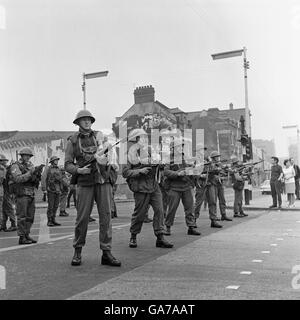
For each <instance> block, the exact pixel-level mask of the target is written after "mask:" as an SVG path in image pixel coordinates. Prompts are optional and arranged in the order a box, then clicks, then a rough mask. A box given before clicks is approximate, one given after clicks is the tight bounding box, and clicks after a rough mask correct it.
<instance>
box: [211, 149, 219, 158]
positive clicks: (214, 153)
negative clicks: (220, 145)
mask: <svg viewBox="0 0 300 320" xmlns="http://www.w3.org/2000/svg"><path fill="white" fill-rule="evenodd" d="M220 156H221V155H220V153H219V152H218V151H213V152H212V153H211V154H210V158H217V157H220Z"/></svg>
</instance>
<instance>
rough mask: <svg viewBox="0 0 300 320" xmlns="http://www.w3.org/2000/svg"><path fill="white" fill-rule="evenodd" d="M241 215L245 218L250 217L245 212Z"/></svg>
mask: <svg viewBox="0 0 300 320" xmlns="http://www.w3.org/2000/svg"><path fill="white" fill-rule="evenodd" d="M240 215H241V216H243V217H248V215H247V213H245V212H240Z"/></svg>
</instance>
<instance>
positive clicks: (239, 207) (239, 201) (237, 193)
mask: <svg viewBox="0 0 300 320" xmlns="http://www.w3.org/2000/svg"><path fill="white" fill-rule="evenodd" d="M233 211H234V213H242V212H243V189H242V190H236V189H234V205H233Z"/></svg>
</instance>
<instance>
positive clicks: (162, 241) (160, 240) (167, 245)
mask: <svg viewBox="0 0 300 320" xmlns="http://www.w3.org/2000/svg"><path fill="white" fill-rule="evenodd" d="M156 247H157V248H173V244H172V243H170V242H168V241H166V240H165V239H164V236H163V234H159V235H158V236H157V240H156Z"/></svg>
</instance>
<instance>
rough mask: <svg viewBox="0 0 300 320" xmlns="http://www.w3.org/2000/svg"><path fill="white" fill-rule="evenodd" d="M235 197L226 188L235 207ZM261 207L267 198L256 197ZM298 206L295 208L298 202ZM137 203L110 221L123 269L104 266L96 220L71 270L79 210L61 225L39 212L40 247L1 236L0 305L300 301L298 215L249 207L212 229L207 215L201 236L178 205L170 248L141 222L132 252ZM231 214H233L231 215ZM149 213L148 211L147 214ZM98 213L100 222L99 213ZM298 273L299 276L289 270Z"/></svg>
mask: <svg viewBox="0 0 300 320" xmlns="http://www.w3.org/2000/svg"><path fill="white" fill-rule="evenodd" d="M232 197H233V194H232V193H230V190H228V191H227V194H226V199H227V201H228V203H229V204H230V201H232ZM255 201H257V203H258V201H260V202H261V204H263V205H264V208H266V207H267V205H268V204H269V202H270V196H261V195H259V194H258V193H254V194H253V200H252V201H251V203H255ZM297 204H298V203H297ZM133 207H134V203H133V202H117V209H118V218H116V219H113V220H112V223H113V254H114V255H115V256H116V257H117V258H119V259H120V260H121V261H122V266H121V268H112V267H108V266H101V265H100V257H101V253H100V250H99V241H98V237H99V232H98V221H96V222H95V223H90V224H89V231H88V236H87V243H86V246H85V247H84V249H83V264H82V265H81V266H79V267H72V266H71V265H70V261H71V258H72V255H73V248H72V240H73V236H74V234H73V232H74V223H75V217H76V210H75V208H74V207H73V206H72V207H71V208H70V209H68V212H69V213H70V216H69V217H58V218H57V220H58V221H59V222H61V223H62V226H60V227H52V228H49V227H47V225H46V222H47V219H46V209H45V208H44V207H38V208H37V212H36V219H35V223H34V226H33V229H32V236H33V238H35V239H37V240H38V244H33V245H28V246H19V245H18V244H17V239H18V237H17V235H16V232H11V233H4V232H0V272H1V267H2V268H5V271H6V286H5V289H3V290H1V278H0V300H7V299H17V300H18V299H22V300H24V299H25V300H34V299H47V300H53V299H54V300H57V299H59V300H63V299H70V300H78V299H80V300H97V299H103V300H111V299H120V300H123V299H126V300H128V299H131V300H149V299H151V300H152V299H159V300H165V299H179V300H182V299H196V300H201V299H216V300H223V299H233V300H235V299H299V298H300V285H299V284H298V278H299V277H298V278H297V276H298V273H299V271H300V252H299V245H300V211H291V210H290V211H282V210H281V211H279V210H277V211H276V210H272V211H271V210H268V209H264V210H252V211H251V210H250V211H248V214H249V216H248V217H245V218H235V219H233V221H232V222H221V224H223V228H222V229H214V228H210V223H209V219H208V211H207V210H202V211H201V214H200V218H199V219H198V220H197V224H198V230H199V231H200V232H201V236H200V237H197V236H188V235H187V228H186V226H185V219H184V212H183V207H182V205H180V207H179V209H178V212H177V216H176V220H175V224H174V226H173V228H172V235H171V236H170V237H168V240H169V241H171V242H172V243H173V244H174V248H172V249H162V248H156V247H155V237H154V235H153V230H152V225H151V224H149V223H148V224H144V225H143V230H142V233H141V234H140V235H139V236H138V247H137V248H136V249H131V248H129V247H128V240H129V226H130V218H131V214H132V211H133ZM232 214H233V212H232V211H231V210H228V216H230V217H232ZM151 215H152V210H150V216H151ZM93 216H94V217H95V218H97V213H96V208H94V210H93ZM292 272H294V273H292Z"/></svg>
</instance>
